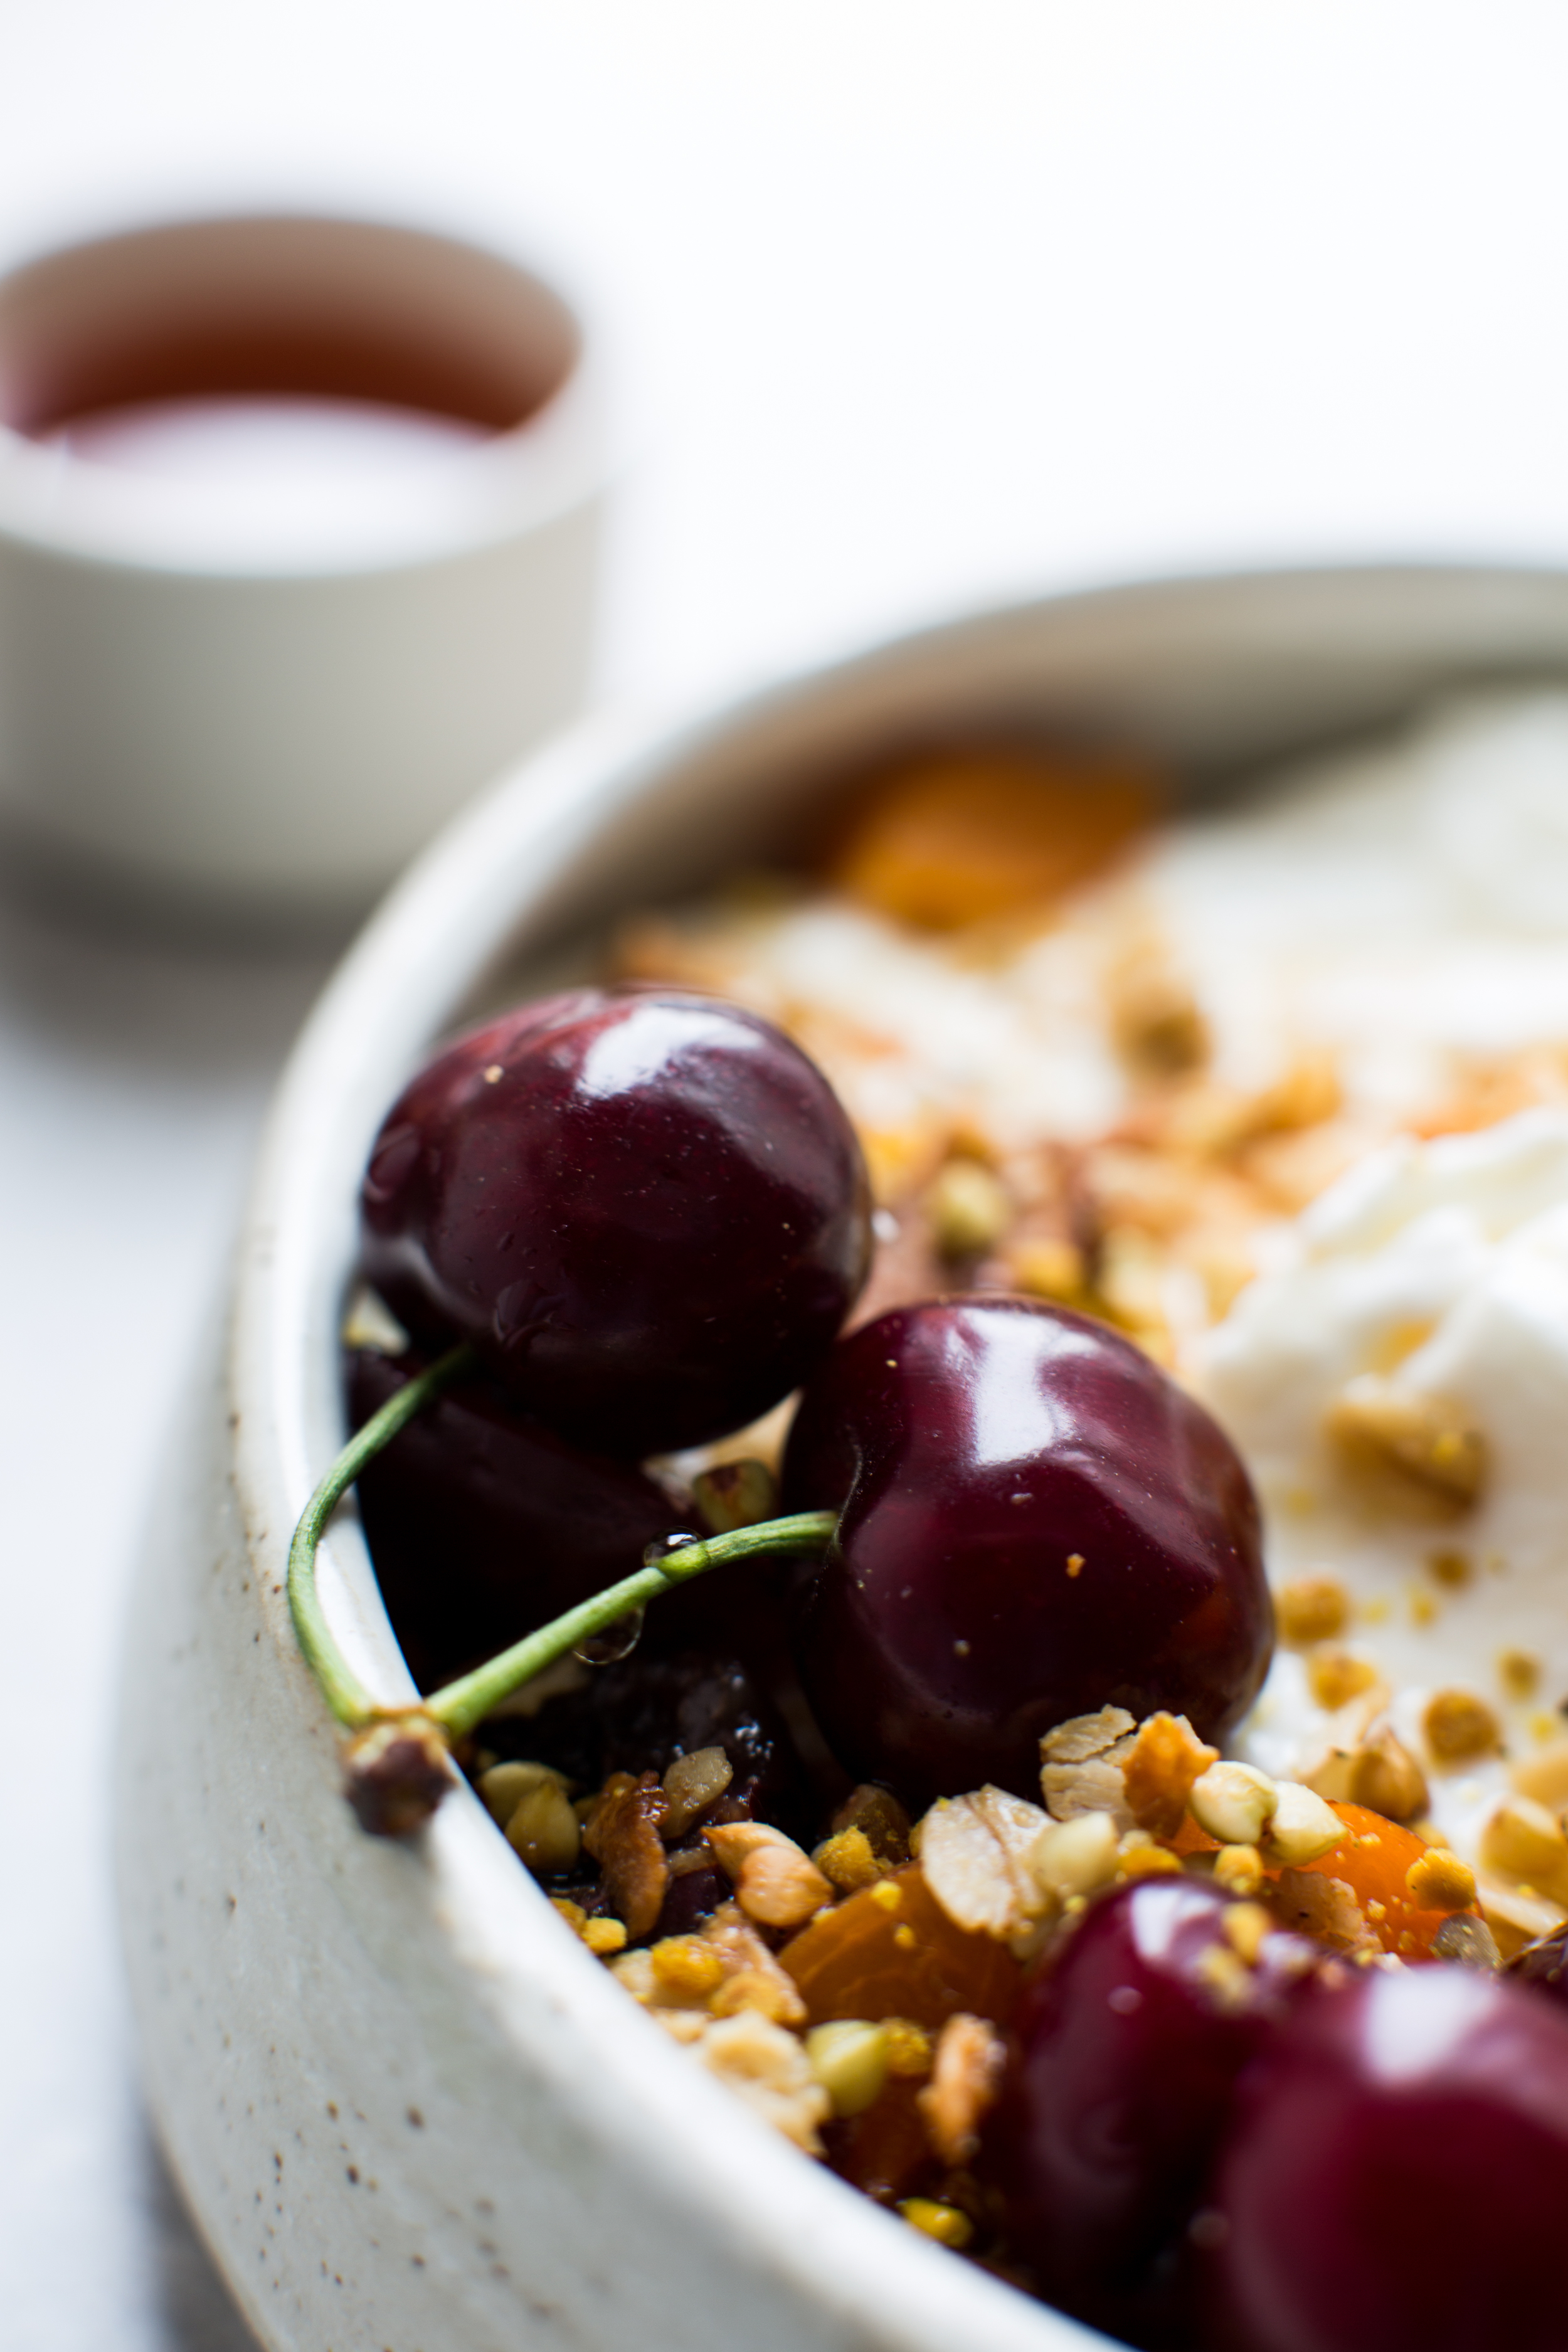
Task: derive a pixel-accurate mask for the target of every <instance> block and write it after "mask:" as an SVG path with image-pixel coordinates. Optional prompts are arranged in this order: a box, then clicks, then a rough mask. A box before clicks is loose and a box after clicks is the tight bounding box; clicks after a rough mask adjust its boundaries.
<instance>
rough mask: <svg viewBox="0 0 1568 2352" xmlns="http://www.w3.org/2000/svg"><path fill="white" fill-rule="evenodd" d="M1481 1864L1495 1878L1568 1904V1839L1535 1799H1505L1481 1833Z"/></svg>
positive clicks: (1555, 1821)
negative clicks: (1526, 1887) (1507, 1880)
mask: <svg viewBox="0 0 1568 2352" xmlns="http://www.w3.org/2000/svg"><path fill="white" fill-rule="evenodd" d="M1480 1863H1481V1868H1482V1869H1483V1870H1484V1871H1486V1872H1488V1873H1489V1874H1490V1875H1492V1876H1494V1877H1497V1878H1503V1879H1512V1880H1514V1881H1515V1882H1516V1883H1517V1884H1520V1885H1525V1886H1530V1887H1533V1888H1534V1889H1535V1891H1536V1892H1537V1893H1538V1894H1541V1895H1548V1896H1550V1898H1551V1900H1552V1902H1553V1903H1568V1836H1564V1834H1563V1827H1562V1824H1561V1822H1558V1821H1557V1820H1556V1819H1555V1818H1554V1817H1553V1815H1552V1814H1551V1813H1549V1812H1548V1811H1547V1810H1546V1807H1545V1806H1544V1805H1541V1804H1537V1802H1536V1801H1535V1800H1534V1798H1533V1797H1521V1796H1510V1797H1505V1798H1504V1799H1503V1801H1502V1802H1501V1804H1500V1805H1499V1807H1498V1809H1497V1811H1496V1812H1495V1813H1493V1815H1492V1817H1491V1819H1490V1821H1489V1822H1488V1823H1487V1825H1486V1827H1485V1828H1484V1829H1483V1830H1482V1832H1481V1842H1480Z"/></svg>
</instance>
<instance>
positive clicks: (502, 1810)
mask: <svg viewBox="0 0 1568 2352" xmlns="http://www.w3.org/2000/svg"><path fill="white" fill-rule="evenodd" d="M476 1785H477V1787H478V1789H479V1794H480V1796H481V1797H482V1798H483V1799H484V1801H485V1809H486V1811H488V1812H489V1817H490V1819H491V1821H492V1822H494V1823H495V1825H496V1827H497V1828H498V1829H500V1830H504V1829H505V1827H506V1825H507V1823H508V1822H510V1819H511V1817H512V1815H513V1813H514V1812H515V1811H517V1809H518V1807H519V1805H520V1804H521V1802H522V1800H523V1799H524V1797H530V1796H531V1795H532V1794H533V1792H534V1790H536V1789H538V1788H540V1787H541V1786H545V1785H547V1786H549V1787H551V1788H554V1789H560V1790H563V1791H564V1790H565V1787H566V1783H565V1781H564V1780H563V1778H562V1776H561V1774H560V1773H559V1772H557V1771H555V1770H554V1769H552V1767H551V1766H550V1765H548V1764H492V1765H491V1767H490V1769H489V1771H488V1772H481V1773H480V1775H479V1780H478V1782H477V1784H476Z"/></svg>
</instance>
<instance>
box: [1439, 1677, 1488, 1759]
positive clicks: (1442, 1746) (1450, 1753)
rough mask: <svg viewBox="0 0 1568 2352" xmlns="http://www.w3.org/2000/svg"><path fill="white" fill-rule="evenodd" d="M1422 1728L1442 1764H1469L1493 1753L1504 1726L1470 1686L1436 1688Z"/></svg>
mask: <svg viewBox="0 0 1568 2352" xmlns="http://www.w3.org/2000/svg"><path fill="white" fill-rule="evenodd" d="M1421 1728H1422V1730H1423V1732H1425V1734H1426V1745H1427V1747H1428V1748H1430V1749H1431V1750H1432V1753H1433V1755H1434V1756H1435V1757H1436V1759H1437V1760H1438V1762H1439V1763H1440V1764H1469V1763H1473V1762H1474V1761H1475V1760H1476V1759H1477V1758H1478V1757H1481V1756H1490V1755H1491V1754H1492V1753H1493V1752H1494V1750H1495V1749H1496V1748H1497V1747H1498V1744H1499V1742H1500V1739H1501V1738H1502V1726H1501V1725H1500V1723H1499V1721H1498V1719H1497V1717H1496V1716H1495V1715H1494V1714H1493V1713H1492V1710H1491V1708H1490V1707H1489V1706H1488V1705H1487V1703H1486V1701H1485V1699H1484V1698H1478V1697H1477V1696H1476V1695H1475V1693H1474V1692H1473V1691H1467V1690H1440V1691H1438V1692H1436V1694H1435V1695H1434V1696H1433V1697H1432V1698H1431V1699H1430V1700H1429V1701H1428V1702H1427V1706H1426V1714H1425V1715H1424V1716H1423V1717H1422V1718H1421Z"/></svg>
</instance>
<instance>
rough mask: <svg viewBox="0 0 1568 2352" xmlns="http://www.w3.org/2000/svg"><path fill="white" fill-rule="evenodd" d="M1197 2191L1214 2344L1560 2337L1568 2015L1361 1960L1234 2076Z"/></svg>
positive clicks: (1498, 1983)
mask: <svg viewBox="0 0 1568 2352" xmlns="http://www.w3.org/2000/svg"><path fill="white" fill-rule="evenodd" d="M1214 2204H1215V2222H1214V2231H1213V2235H1214V2236H1215V2238H1216V2239H1217V2240H1218V2243H1217V2246H1216V2249H1215V2253H1214V2255H1213V2258H1212V2259H1213V2263H1214V2272H1215V2276H1214V2282H1213V2285H1214V2318H1215V2332H1216V2336H1217V2340H1218V2342H1219V2343H1221V2344H1223V2345H1224V2346H1225V2347H1226V2352H1230V2347H1237V2352H1241V2347H1245V2352H1475V2347H1477V2346H1479V2345H1487V2346H1491V2345H1498V2346H1503V2345H1506V2346H1507V2347H1508V2352H1563V2346H1564V2345H1565V2344H1568V2288H1565V2287H1564V2284H1563V2214H1564V2213H1565V2212H1568V2024H1564V2022H1563V2020H1562V2018H1561V2017H1559V2016H1556V2015H1554V2014H1553V2012H1552V2009H1551V2007H1550V2006H1549V2005H1548V2004H1547V2002H1545V2001H1543V2000H1538V1999H1535V1998H1532V1996H1531V1994H1530V1993H1528V1992H1526V1991H1524V1990H1521V1989H1520V1988H1519V1987H1518V1986H1516V1985H1512V1984H1509V1983H1507V1982H1506V1981H1504V1980H1501V1979H1498V1978H1495V1977H1489V1976H1487V1975H1484V1974H1481V1973H1479V1972H1478V1971H1475V1970H1472V1969H1463V1968H1457V1967H1445V1966H1442V1965H1441V1964H1439V1965H1438V1966H1436V1967H1434V1968H1421V1969H1395V1970H1393V1971H1391V1972H1389V1973H1387V1974H1385V1973H1384V1971H1383V1970H1382V1969H1368V1970H1367V1971H1366V1972H1365V1973H1364V1974H1362V1975H1358V1977H1357V1978H1356V1979H1355V1981H1354V1982H1352V1983H1351V1984H1348V1985H1346V1986H1344V1987H1343V1988H1342V1989H1341V1990H1338V1991H1333V1992H1324V1993H1321V1995H1318V1996H1316V1997H1314V1998H1313V1999H1312V2000H1309V2001H1307V2002H1304V2003H1303V2004H1302V2006H1301V2007H1300V2010H1298V2011H1297V2012H1296V2013H1295V2015H1294V2016H1293V2017H1292V2018H1291V2019H1290V2021H1289V2023H1288V2024H1287V2025H1285V2026H1284V2027H1283V2028H1282V2029H1281V2030H1280V2032H1279V2034H1278V2035H1277V2036H1276V2037H1275V2039H1274V2040H1273V2042H1271V2043H1270V2045H1269V2047H1268V2050H1267V2051H1266V2053H1265V2054H1264V2056H1263V2057H1262V2059H1261V2060H1260V2061H1259V2063H1258V2066H1257V2068H1256V2070H1255V2072H1254V2073H1253V2074H1251V2075H1249V2077H1248V2079H1247V2082H1246V2083H1245V2084H1243V2086H1242V2092H1241V2096H1240V2099H1239V2102H1238V2107H1237V2120H1236V2124H1235V2126H1234V2128H1233V2131H1232V2133H1231V2136H1230V2138H1229V2140H1228V2143H1227V2146H1226V2152H1225V2156H1224V2158H1223V2161H1222V2164H1221V2167H1220V2171H1219V2175H1218V2179H1217V2182H1216V2186H1215V2196H1214Z"/></svg>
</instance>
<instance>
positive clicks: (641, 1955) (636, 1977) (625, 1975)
mask: <svg viewBox="0 0 1568 2352" xmlns="http://www.w3.org/2000/svg"><path fill="white" fill-rule="evenodd" d="M586 1924H587V1923H586V1921H584V1927H585V1926H586ZM584 1941H586V1937H584ZM610 1974H611V1975H612V1976H613V1977H614V1978H615V1979H616V1983H617V1984H618V1985H619V1986H620V1988H621V1990H622V1991H623V1992H629V1993H630V1995H631V1997H632V1999H633V2000H636V2001H640V2002H641V2003H642V2005H643V2007H644V2008H645V2009H651V2008H652V2007H653V2005H654V2003H655V2001H656V2000H658V1983H657V1981H656V1979H655V1977H654V1973H653V1959H652V1956H651V1955H650V1954H649V1953H647V1952H622V1953H620V1954H618V1955H617V1956H616V1957H615V1958H612V1959H611V1961H610Z"/></svg>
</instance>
